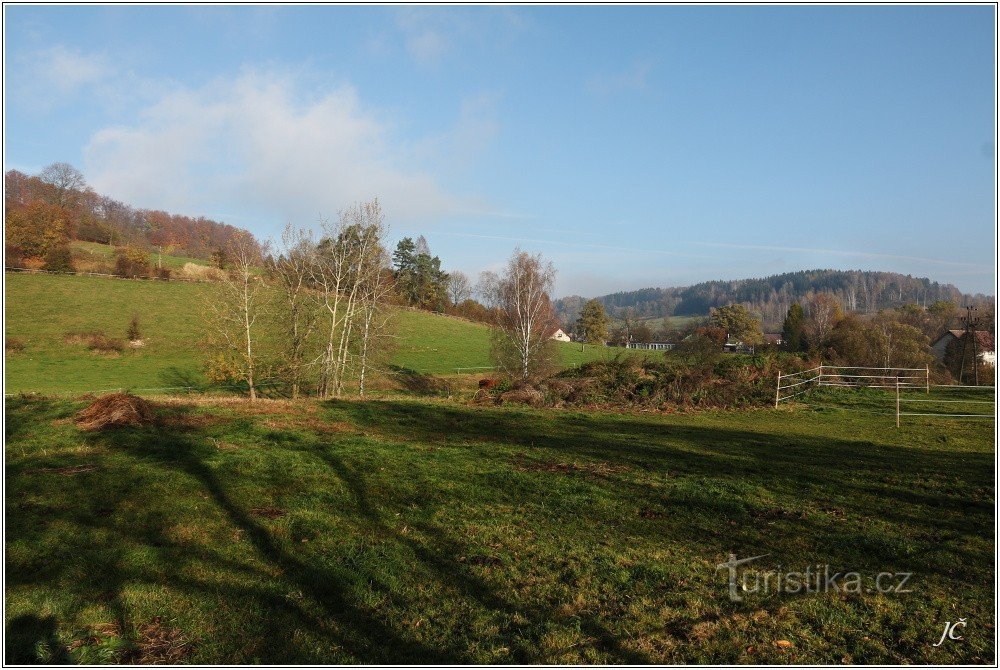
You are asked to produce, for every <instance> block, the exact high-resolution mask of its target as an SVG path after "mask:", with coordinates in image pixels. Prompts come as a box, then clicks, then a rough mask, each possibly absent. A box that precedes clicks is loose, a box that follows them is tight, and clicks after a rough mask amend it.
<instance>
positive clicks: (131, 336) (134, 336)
mask: <svg viewBox="0 0 1000 670" xmlns="http://www.w3.org/2000/svg"><path fill="white" fill-rule="evenodd" d="M125 339H127V340H128V341H129V342H137V341H139V340H141V339H142V332H141V331H140V330H139V317H138V315H134V316H133V317H132V320H131V321H130V322H129V324H128V330H127V331H125Z"/></svg>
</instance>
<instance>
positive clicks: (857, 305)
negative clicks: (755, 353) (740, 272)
mask: <svg viewBox="0 0 1000 670" xmlns="http://www.w3.org/2000/svg"><path fill="white" fill-rule="evenodd" d="M813 293H832V294H833V295H835V296H837V298H838V299H840V301H841V304H843V305H844V307H845V308H846V309H849V310H852V311H859V312H863V313H866V314H871V313H874V312H877V311H878V310H880V309H886V308H891V307H898V306H900V305H904V304H906V303H917V304H921V305H929V304H931V303H933V302H934V301H937V300H950V301H952V302H955V303H956V304H962V303H963V301H966V300H971V299H974V298H977V297H979V298H981V297H982V296H970V295H967V294H964V293H962V292H961V291H960V290H958V289H957V288H956V287H955V286H953V285H951V284H941V283H938V282H936V281H932V280H930V279H928V278H926V277H913V276H910V275H902V274H898V273H895V272H874V271H862V270H801V271H799V272H786V273H783V274H777V275H772V276H770V277H764V278H760V279H737V280H731V281H722V280H719V281H708V282H702V283H700V284H694V285H692V286H687V287H674V288H645V289H639V290H636V291H621V292H618V293H611V294H608V295H603V296H599V297H598V298H597V299H598V300H600V301H601V303H602V304H603V305H604V308H605V309H606V310H607V311H608V312H609V313H610V314H612V315H615V314H618V313H620V312H621V311H623V310H625V309H626V308H631V309H633V310H635V312H636V315H637V316H639V317H647V318H649V317H665V316H699V315H700V316H704V315H707V314H708V313H709V310H711V308H713V307H721V306H722V305H728V304H731V303H743V304H745V305H747V306H749V307H750V308H751V309H753V310H755V311H756V312H757V313H758V314H759V315H760V316H761V317H762V318H763V321H764V326H765V328H774V327H776V326H778V325H780V323H781V321H782V320H783V319H784V317H785V313H786V312H787V311H788V307H789V306H790V305H791V304H792V303H795V302H800V301H802V300H804V299H806V298H807V297H809V296H810V295H811V294H813ZM584 302H585V299H584V298H582V297H580V296H568V297H566V298H561V299H559V300H557V301H555V307H556V311H557V314H558V315H559V318H560V320H561V321H562V322H563V323H572V322H573V321H575V320H576V318H577V317H578V316H579V314H580V310H581V309H582V307H583V303H584Z"/></svg>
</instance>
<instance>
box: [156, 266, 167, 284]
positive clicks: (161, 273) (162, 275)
mask: <svg viewBox="0 0 1000 670" xmlns="http://www.w3.org/2000/svg"><path fill="white" fill-rule="evenodd" d="M156 278H157V279H162V280H163V281H169V280H170V268H157V269H156Z"/></svg>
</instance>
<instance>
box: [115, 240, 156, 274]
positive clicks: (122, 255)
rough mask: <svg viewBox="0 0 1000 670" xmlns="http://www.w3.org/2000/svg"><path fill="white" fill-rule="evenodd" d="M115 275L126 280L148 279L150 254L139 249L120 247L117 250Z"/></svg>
mask: <svg viewBox="0 0 1000 670" xmlns="http://www.w3.org/2000/svg"><path fill="white" fill-rule="evenodd" d="M115 274H116V275H118V276H119V277H123V278H125V279H138V278H139V277H148V276H149V274H150V267H149V252H148V251H146V250H145V249H140V248H139V247H131V246H129V247H118V248H117V249H115Z"/></svg>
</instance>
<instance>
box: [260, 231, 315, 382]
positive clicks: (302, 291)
mask: <svg viewBox="0 0 1000 670" xmlns="http://www.w3.org/2000/svg"><path fill="white" fill-rule="evenodd" d="M315 247H316V245H315V243H314V242H313V239H312V234H311V232H309V231H307V230H304V229H301V228H296V227H294V226H293V225H291V224H288V225H286V226H285V229H284V231H283V232H282V234H281V253H280V254H279V256H278V257H277V258H276V259H274V260H273V261H272V262H271V263H270V266H269V268H268V269H269V270H270V275H271V277H272V278H273V279H274V280H275V282H276V284H277V286H278V288H279V302H280V304H279V309H277V310H276V316H277V324H276V325H277V327H278V328H279V329H280V330H282V331H283V332H284V337H283V338H282V342H283V345H282V347H281V349H282V354H283V355H282V359H283V365H282V367H283V368H284V370H285V372H286V374H287V378H288V382H289V384H290V385H291V390H292V399H295V398H298V397H299V393H300V391H301V388H302V384H303V381H304V379H305V376H306V374H307V372H308V369H309V367H310V366H309V363H310V361H309V360H308V357H307V355H308V351H309V345H310V344H311V343H312V340H313V335H314V333H315V331H316V327H317V325H318V324H319V316H320V312H319V309H318V308H317V307H318V306H317V304H316V300H315V299H314V297H313V295H312V294H311V292H310V286H309V281H310V277H311V274H312V266H311V264H312V262H313V259H314V257H315Z"/></svg>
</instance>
